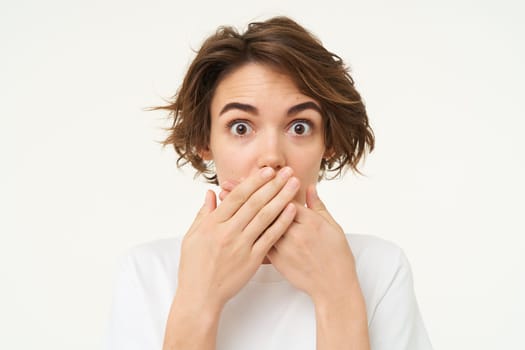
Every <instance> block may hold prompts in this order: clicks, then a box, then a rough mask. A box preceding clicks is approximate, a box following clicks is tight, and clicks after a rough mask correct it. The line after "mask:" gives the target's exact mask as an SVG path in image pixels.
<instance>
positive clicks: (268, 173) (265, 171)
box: [261, 167, 274, 179]
mask: <svg viewBox="0 0 525 350" xmlns="http://www.w3.org/2000/svg"><path fill="white" fill-rule="evenodd" d="M273 173H274V171H273V169H272V168H270V167H265V168H263V169H262V171H261V177H262V178H263V179H269V178H270V177H272V175H273Z"/></svg>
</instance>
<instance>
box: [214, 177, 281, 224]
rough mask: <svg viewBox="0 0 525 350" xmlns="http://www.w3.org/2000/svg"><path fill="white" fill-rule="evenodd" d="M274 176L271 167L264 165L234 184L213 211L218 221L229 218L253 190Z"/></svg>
mask: <svg viewBox="0 0 525 350" xmlns="http://www.w3.org/2000/svg"><path fill="white" fill-rule="evenodd" d="M274 176H275V171H274V170H273V169H272V168H270V167H264V168H263V169H261V170H259V171H258V173H257V174H255V175H253V176H250V177H248V178H247V179H246V180H245V181H243V182H241V183H240V184H239V185H238V186H236V187H235V188H234V189H233V190H232V191H231V192H230V194H229V195H228V196H227V197H226V198H225V199H224V201H223V202H222V203H221V205H220V206H219V207H218V208H217V210H216V211H215V213H216V215H217V219H218V220H219V222H224V221H226V220H228V219H230V218H231V217H232V216H233V215H234V214H235V213H236V212H237V210H239V208H240V207H241V206H242V205H243V204H244V203H246V201H247V200H248V198H250V196H251V195H252V194H253V193H254V192H255V191H257V190H258V189H259V188H260V187H261V186H263V185H264V184H266V183H267V182H268V181H269V180H270V179H272V178H273V177H274Z"/></svg>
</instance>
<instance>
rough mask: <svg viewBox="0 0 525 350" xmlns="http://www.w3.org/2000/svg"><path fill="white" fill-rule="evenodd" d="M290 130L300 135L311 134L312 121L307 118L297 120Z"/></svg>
mask: <svg viewBox="0 0 525 350" xmlns="http://www.w3.org/2000/svg"><path fill="white" fill-rule="evenodd" d="M289 131H290V132H291V133H292V134H294V135H298V136H304V135H309V134H310V133H311V132H312V123H310V122H309V121H307V120H296V121H294V122H293V123H292V125H291V126H290V129H289Z"/></svg>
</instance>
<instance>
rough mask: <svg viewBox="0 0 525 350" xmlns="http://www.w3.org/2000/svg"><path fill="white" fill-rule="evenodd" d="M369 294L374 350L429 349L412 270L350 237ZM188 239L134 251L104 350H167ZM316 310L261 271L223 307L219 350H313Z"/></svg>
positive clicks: (393, 255) (372, 241)
mask: <svg viewBox="0 0 525 350" xmlns="http://www.w3.org/2000/svg"><path fill="white" fill-rule="evenodd" d="M346 238H347V240H348V243H349V245H350V247H351V249H352V252H353V254H354V257H355V261H356V269H357V274H358V278H359V282H360V286H361V290H362V292H363V295H364V298H365V303H366V309H367V316H368V326H369V336H370V345H371V349H372V350H401V349H403V350H427V349H428V350H430V349H432V346H431V344H430V341H429V338H428V335H427V332H426V330H425V327H424V325H423V321H422V319H421V315H420V312H419V309H418V305H417V301H416V297H415V295H414V288H413V283H412V273H411V270H410V265H409V263H408V261H407V259H406V257H405V255H404V254H403V252H402V250H401V249H400V248H398V247H397V246H396V245H394V244H393V243H390V242H387V241H385V240H382V239H379V238H376V237H373V236H365V235H354V234H347V235H346ZM181 242H182V238H179V237H177V238H172V239H165V240H159V241H154V242H151V243H147V244H143V245H140V246H138V247H135V248H133V249H132V250H131V251H130V252H129V254H127V255H126V256H125V257H124V258H123V259H122V262H121V266H120V271H119V273H118V278H117V281H116V286H115V294H114V299H113V307H112V310H111V318H110V322H109V327H108V332H107V336H106V344H105V346H106V349H111V350H152V349H162V344H163V339H164V330H165V326H166V321H167V318H168V313H169V310H170V306H171V303H172V301H173V297H174V295H175V291H176V288H177V273H178V266H179V257H180V248H181ZM315 347H316V323H315V309H314V305H313V303H312V301H311V299H310V297H309V296H308V295H307V294H306V293H304V292H302V291H300V290H298V289H296V288H294V287H293V286H292V285H291V284H290V283H289V282H288V281H287V280H286V279H285V278H284V277H283V276H282V275H281V274H280V273H279V272H278V271H277V270H276V269H275V268H274V267H273V265H271V264H267V265H261V266H260V267H259V269H258V270H257V271H256V273H255V275H254V276H253V277H252V278H251V279H250V281H249V282H248V283H247V284H246V286H244V287H243V289H241V290H240V292H239V293H238V294H237V295H236V296H234V297H233V298H232V299H231V300H230V301H229V302H228V303H227V304H226V305H225V307H224V309H223V311H222V313H221V318H220V321H219V328H218V333H217V350H246V349H250V350H259V349H261V350H262V349H264V350H272V349H275V350H280V349H283V350H284V349H286V350H294V349H297V350H299V349H300V350H310V349H311V350H314V349H315Z"/></svg>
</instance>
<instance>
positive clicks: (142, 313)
mask: <svg viewBox="0 0 525 350" xmlns="http://www.w3.org/2000/svg"><path fill="white" fill-rule="evenodd" d="M136 264H137V263H136V261H135V259H134V257H133V255H132V253H128V254H127V255H126V256H124V257H122V258H121V261H120V268H119V269H118V272H117V278H116V282H115V286H114V292H113V302H112V307H111V311H110V318H109V324H108V327H107V330H106V335H105V339H104V345H103V349H105V350H146V349H147V350H149V349H161V345H162V344H160V342H161V340H160V339H159V338H158V331H157V330H156V329H155V327H154V324H153V322H152V319H151V315H150V314H149V310H148V306H147V305H148V304H147V302H146V296H145V291H144V288H142V287H141V285H140V283H139V274H138V273H137V265H136Z"/></svg>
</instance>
